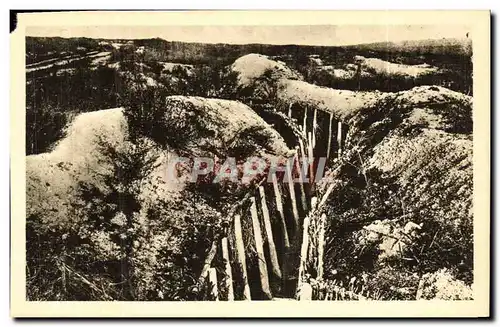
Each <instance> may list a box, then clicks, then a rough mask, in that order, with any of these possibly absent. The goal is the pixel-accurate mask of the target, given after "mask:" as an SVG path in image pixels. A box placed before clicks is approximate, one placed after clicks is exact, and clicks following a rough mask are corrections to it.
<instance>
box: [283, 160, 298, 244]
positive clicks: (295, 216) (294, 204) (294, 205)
mask: <svg viewBox="0 0 500 327" xmlns="http://www.w3.org/2000/svg"><path fill="white" fill-rule="evenodd" d="M293 160H294V162H295V160H297V154H295V156H294V157H293ZM288 163H289V162H287V166H286V177H287V179H288V192H289V193H290V201H291V202H292V213H293V221H294V222H295V225H294V230H295V233H294V235H297V231H298V230H299V224H300V223H299V211H298V209H297V197H296V195H295V186H294V184H295V183H294V180H293V176H292V170H293V167H290V166H289V165H288ZM292 165H293V164H292Z"/></svg>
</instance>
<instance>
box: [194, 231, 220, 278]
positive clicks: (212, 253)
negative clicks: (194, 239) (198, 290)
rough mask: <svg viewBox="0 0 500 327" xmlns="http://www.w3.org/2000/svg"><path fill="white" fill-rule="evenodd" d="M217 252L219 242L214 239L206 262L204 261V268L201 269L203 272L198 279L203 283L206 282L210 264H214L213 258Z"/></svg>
mask: <svg viewBox="0 0 500 327" xmlns="http://www.w3.org/2000/svg"><path fill="white" fill-rule="evenodd" d="M216 253H217V242H216V241H213V242H212V246H211V247H210V251H208V255H207V257H206V258H205V262H204V263H203V268H202V269H201V274H200V277H199V279H198V283H199V284H202V283H204V281H205V279H206V277H207V273H208V270H209V269H210V266H211V265H212V260H213V259H214V257H215V254H216Z"/></svg>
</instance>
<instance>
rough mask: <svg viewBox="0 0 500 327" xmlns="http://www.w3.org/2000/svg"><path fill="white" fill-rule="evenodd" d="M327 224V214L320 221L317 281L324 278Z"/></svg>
mask: <svg viewBox="0 0 500 327" xmlns="http://www.w3.org/2000/svg"><path fill="white" fill-rule="evenodd" d="M325 224H326V214H322V215H321V218H320V221H319V235H318V276H317V279H320V278H322V277H323V255H324V250H325Z"/></svg>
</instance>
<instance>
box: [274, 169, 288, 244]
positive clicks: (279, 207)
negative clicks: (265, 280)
mask: <svg viewBox="0 0 500 327" xmlns="http://www.w3.org/2000/svg"><path fill="white" fill-rule="evenodd" d="M271 178H272V180H273V188H274V196H275V198H276V209H277V210H278V214H279V215H280V224H281V233H282V234H283V243H284V245H285V248H286V249H288V248H289V247H290V240H289V239H288V230H287V228H286V221H285V214H284V211H283V203H282V202H281V193H280V188H279V186H278V180H277V178H276V174H273V175H272V177H271Z"/></svg>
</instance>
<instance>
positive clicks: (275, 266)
mask: <svg viewBox="0 0 500 327" xmlns="http://www.w3.org/2000/svg"><path fill="white" fill-rule="evenodd" d="M259 193H260V205H261V207H262V215H263V218H264V228H265V230H266V236H267V244H268V245H269V257H270V259H271V267H272V270H273V274H274V275H275V276H277V277H278V278H281V270H280V265H279V261H278V254H277V253H276V246H275V245H274V238H273V230H272V227H271V219H270V217H269V209H268V208H267V202H266V192H265V190H264V186H259Z"/></svg>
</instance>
